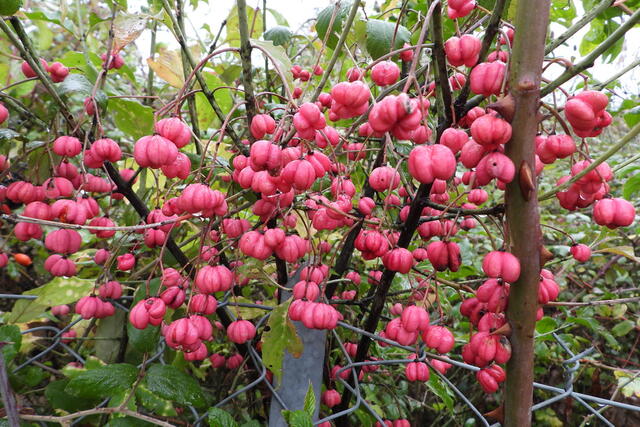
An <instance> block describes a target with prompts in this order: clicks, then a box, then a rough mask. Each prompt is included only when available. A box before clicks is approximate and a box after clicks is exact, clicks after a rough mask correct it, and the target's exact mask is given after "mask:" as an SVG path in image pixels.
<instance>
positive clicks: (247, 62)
mask: <svg viewBox="0 0 640 427" xmlns="http://www.w3.org/2000/svg"><path fill="white" fill-rule="evenodd" d="M236 6H237V8H238V26H239V27H240V60H241V63H242V86H243V88H244V100H245V101H246V104H245V107H246V110H247V128H248V127H250V126H251V121H252V120H253V116H255V115H256V100H255V97H254V95H253V75H252V71H251V40H250V38H249V24H248V22H247V2H246V1H245V0H236ZM249 139H250V140H253V136H252V135H251V134H249Z"/></svg>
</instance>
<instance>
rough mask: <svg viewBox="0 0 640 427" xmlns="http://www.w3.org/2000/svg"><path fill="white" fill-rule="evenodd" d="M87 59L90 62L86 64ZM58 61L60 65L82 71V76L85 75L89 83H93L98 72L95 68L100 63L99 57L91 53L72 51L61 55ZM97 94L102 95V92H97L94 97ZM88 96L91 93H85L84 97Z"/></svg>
mask: <svg viewBox="0 0 640 427" xmlns="http://www.w3.org/2000/svg"><path fill="white" fill-rule="evenodd" d="M87 58H88V59H89V61H90V62H87ZM59 61H60V62H61V63H62V64H64V65H65V66H66V67H74V68H77V69H79V70H80V71H82V73H83V74H85V76H88V79H89V80H91V81H95V79H96V78H97V76H98V70H97V68H96V67H99V66H100V64H101V62H102V60H101V59H100V57H99V56H98V55H96V54H95V53H93V52H87V53H84V52H74V51H68V52H66V53H65V54H64V55H62V57H61V58H60V59H59ZM72 75H73V74H72ZM67 78H69V77H67ZM65 81H66V79H65ZM98 93H102V92H97V93H96V95H97V94H98ZM90 94H91V91H89V93H86V95H90Z"/></svg>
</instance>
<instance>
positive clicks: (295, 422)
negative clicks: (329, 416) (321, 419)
mask: <svg viewBox="0 0 640 427" xmlns="http://www.w3.org/2000/svg"><path fill="white" fill-rule="evenodd" d="M282 417H283V418H284V419H285V421H286V422H287V424H288V425H289V426H291V427H313V419H312V418H311V415H309V414H307V413H306V412H305V411H300V410H298V411H288V410H283V411H282Z"/></svg>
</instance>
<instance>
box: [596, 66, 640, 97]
mask: <svg viewBox="0 0 640 427" xmlns="http://www.w3.org/2000/svg"><path fill="white" fill-rule="evenodd" d="M638 65H640V58H638V59H636V60H635V61H633V62H632V63H631V64H629V65H627V66H626V67H624V68H623V69H622V70H620V71H618V72H617V73H615V74H614V75H613V76H611V77H609V78H608V79H607V80H605V81H604V82H602V83H599V84H597V85H595V86H593V88H594V89H595V90H602V89H603V88H605V87H607V86H608V85H609V84H611V83H613V82H615V81H616V80H618V79H619V78H620V77H622V76H623V75H625V74H627V73H628V72H629V71H631V70H633V69H634V68H636V67H637V66H638Z"/></svg>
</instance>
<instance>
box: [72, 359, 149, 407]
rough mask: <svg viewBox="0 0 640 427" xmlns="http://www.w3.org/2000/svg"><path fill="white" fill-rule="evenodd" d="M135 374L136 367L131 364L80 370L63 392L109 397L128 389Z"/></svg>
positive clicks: (134, 378) (136, 371) (136, 373)
mask: <svg viewBox="0 0 640 427" xmlns="http://www.w3.org/2000/svg"><path fill="white" fill-rule="evenodd" d="M137 376H138V368H136V367H135V366H133V365H129V364H126V363H117V364H113V365H107V366H103V367H100V368H97V369H91V370H88V371H85V372H82V373H81V374H79V375H78V376H77V377H75V378H73V379H72V380H71V381H69V384H67V386H66V387H65V392H67V393H69V394H72V395H74V396H79V397H83V398H104V397H110V396H113V395H115V394H117V393H118V392H121V391H124V390H127V389H129V388H130V387H131V386H132V385H133V383H134V381H135V380H136V377H137Z"/></svg>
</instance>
